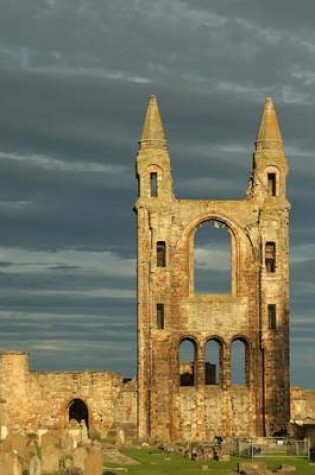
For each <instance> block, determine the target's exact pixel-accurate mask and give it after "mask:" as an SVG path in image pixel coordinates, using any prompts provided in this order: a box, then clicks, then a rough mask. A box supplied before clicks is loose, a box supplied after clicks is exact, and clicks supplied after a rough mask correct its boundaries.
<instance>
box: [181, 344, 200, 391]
mask: <svg viewBox="0 0 315 475" xmlns="http://www.w3.org/2000/svg"><path fill="white" fill-rule="evenodd" d="M186 343H188V345H189V346H190V350H189V352H191V350H192V355H185V348H184V354H182V349H183V347H184V346H185V344H186ZM186 346H187V345H186ZM186 353H187V348H186ZM197 355H198V345H197V342H196V340H195V338H193V337H192V336H182V337H181V338H180V339H179V341H178V346H177V361H178V375H179V385H180V386H195V385H196V382H197ZM186 356H187V357H186Z"/></svg>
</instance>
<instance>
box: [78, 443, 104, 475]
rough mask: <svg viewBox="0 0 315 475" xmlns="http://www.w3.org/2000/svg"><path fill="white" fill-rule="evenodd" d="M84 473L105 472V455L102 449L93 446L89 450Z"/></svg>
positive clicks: (89, 474) (88, 474) (93, 474)
mask: <svg viewBox="0 0 315 475" xmlns="http://www.w3.org/2000/svg"><path fill="white" fill-rule="evenodd" d="M83 473H84V475H102V473H103V455H102V452H101V450H100V449H96V448H94V447H93V448H92V449H90V450H89V452H88V455H87V457H86V460H85V467H84V472H83Z"/></svg>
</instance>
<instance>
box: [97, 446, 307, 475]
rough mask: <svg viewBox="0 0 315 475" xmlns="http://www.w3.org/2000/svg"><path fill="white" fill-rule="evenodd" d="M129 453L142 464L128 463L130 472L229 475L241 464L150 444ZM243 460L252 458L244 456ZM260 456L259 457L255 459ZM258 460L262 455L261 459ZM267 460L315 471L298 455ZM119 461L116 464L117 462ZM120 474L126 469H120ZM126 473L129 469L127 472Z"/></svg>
mask: <svg viewBox="0 0 315 475" xmlns="http://www.w3.org/2000/svg"><path fill="white" fill-rule="evenodd" d="M123 452H124V453H125V454H126V455H129V456H130V457H132V458H134V459H136V460H138V461H139V462H140V464H139V465H126V467H127V468H128V472H127V473H128V474H129V475H195V474H201V473H204V474H209V475H227V474H228V473H229V472H230V471H231V470H233V469H235V468H236V467H237V464H238V462H239V461H240V459H239V458H237V457H232V458H231V460H230V461H229V462H206V461H202V462H192V461H191V460H189V459H186V458H184V457H182V456H180V455H177V454H174V453H171V454H168V453H166V452H163V451H159V450H155V449H152V448H151V449H150V448H141V449H139V448H131V447H126V448H124V449H123ZM241 460H243V461H245V460H249V459H241ZM255 460H256V459H255ZM257 460H258V459H257ZM263 460H264V461H266V462H267V465H268V468H269V469H275V468H278V467H279V466H280V464H282V463H283V464H287V465H294V466H295V467H296V474H297V475H315V465H309V463H308V460H307V459H302V458H298V457H271V458H268V459H263ZM105 465H106V467H112V468H113V472H115V467H114V464H113V465H111V464H110V463H108V464H106V463H105ZM115 465H116V464H115ZM203 465H207V466H208V467H209V470H207V471H206V472H204V471H202V469H201V467H202V466H203ZM116 473H117V474H120V473H123V472H119V471H117V472H116ZM124 473H126V472H124Z"/></svg>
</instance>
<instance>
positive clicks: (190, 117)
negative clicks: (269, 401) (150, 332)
mask: <svg viewBox="0 0 315 475" xmlns="http://www.w3.org/2000/svg"><path fill="white" fill-rule="evenodd" d="M314 17H315V4H314V2H313V1H311V0H301V1H300V2H298V3H297V2H296V1H293V0H278V1H277V2H274V1H271V0H266V1H264V2H253V1H252V0H243V1H235V0H224V1H222V0H220V1H219V0H214V1H212V2H209V1H205V0H199V1H198V2H191V1H188V0H173V1H171V2H170V1H169V0H156V1H155V2H147V1H145V0H128V1H127V0H115V1H109V0H10V1H7V2H4V1H2V2H1V16H0V219H1V233H0V348H1V349H4V350H5V349H8V348H16V347H19V348H26V349H27V350H29V351H30V352H31V354H32V365H33V367H35V368H37V369H62V368H64V369H71V368H73V369H80V368H85V367H91V368H108V369H110V370H116V371H120V372H123V373H125V374H126V375H132V374H134V372H135V339H136V332H135V308H136V306H135V287H136V285H135V235H136V230H135V217H134V216H133V212H132V207H133V203H134V201H135V199H136V188H137V187H136V181H135V176H134V160H135V154H136V151H137V140H138V138H139V134H140V130H141V125H142V121H143V117H144V111H145V105H146V101H147V97H148V96H149V95H150V94H155V95H157V96H158V99H159V103H160V107H161V112H162V116H163V120H164V125H165V128H166V133H167V137H168V143H169V149H170V155H171V162H172V170H173V178H174V182H175V192H176V195H177V196H178V197H183V198H209V199H210V198H212V199H216V198H217V199H225V198H227V199H231V198H242V197H244V195H245V191H246V187H247V181H248V177H249V175H250V171H251V154H252V150H253V142H254V140H255V135H256V132H257V127H258V123H259V118H260V113H261V107H262V104H263V101H264V98H265V96H272V97H273V99H274V101H275V103H276V107H277V112H278V117H279V121H280V125H281V129H282V133H283V138H284V144H285V150H286V154H287V157H288V160H289V162H290V167H291V172H290V178H289V186H288V195H289V199H290V201H291V204H292V213H291V322H292V324H291V363H292V382H293V383H294V384H302V385H305V386H308V387H314V380H315V368H314V364H313V361H314V352H313V350H312V348H313V346H314V342H315V324H314V317H313V316H314V310H313V308H314V306H315V297H314V295H315V292H314V291H315V279H314V275H315V259H314V255H315V222H314V216H315V209H314V208H315V200H314V179H315V159H314V158H315V157H314V150H315V138H314V137H315V135H314V130H313V129H314V122H315V121H314V118H315V94H314V93H315V61H314V57H315V32H314V26H313V25H314ZM209 253H211V250H209ZM200 256H203V254H200Z"/></svg>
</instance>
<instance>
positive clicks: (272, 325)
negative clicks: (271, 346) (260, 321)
mask: <svg viewBox="0 0 315 475" xmlns="http://www.w3.org/2000/svg"><path fill="white" fill-rule="evenodd" d="M268 328H269V330H272V331H275V330H277V306H276V304H274V303H270V304H268Z"/></svg>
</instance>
